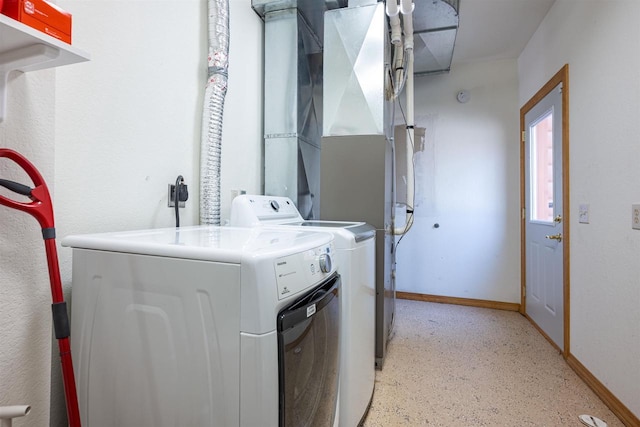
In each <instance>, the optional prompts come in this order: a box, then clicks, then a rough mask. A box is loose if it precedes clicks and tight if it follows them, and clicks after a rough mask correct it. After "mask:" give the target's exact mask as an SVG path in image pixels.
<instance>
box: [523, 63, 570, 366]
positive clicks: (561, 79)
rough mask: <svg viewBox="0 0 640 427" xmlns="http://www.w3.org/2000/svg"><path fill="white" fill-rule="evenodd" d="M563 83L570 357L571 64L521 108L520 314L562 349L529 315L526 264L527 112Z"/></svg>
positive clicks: (566, 347)
mask: <svg viewBox="0 0 640 427" xmlns="http://www.w3.org/2000/svg"><path fill="white" fill-rule="evenodd" d="M559 84H562V224H563V230H562V243H563V245H564V246H563V248H562V249H563V257H562V268H563V273H562V274H563V276H562V283H563V305H564V349H563V350H562V355H563V356H564V358H565V359H566V358H567V357H568V356H569V349H570V346H569V344H570V331H571V328H570V318H571V316H570V314H571V312H570V307H571V304H570V280H569V279H570V269H569V267H570V266H569V261H570V257H569V254H570V248H571V245H570V241H571V240H570V238H569V237H570V228H569V222H570V221H569V219H570V216H569V212H570V209H569V176H570V175H569V64H565V65H564V66H563V67H562V68H561V69H560V71H558V72H557V73H556V74H555V75H554V76H553V77H552V78H551V80H549V81H548V82H547V83H546V84H545V85H544V86H543V87H542V89H540V90H539V91H538V93H536V94H535V95H534V96H533V97H532V98H531V99H530V100H529V101H527V103H526V104H524V106H523V107H522V108H521V109H520V141H521V143H520V212H522V215H521V219H520V281H521V285H520V313H521V314H523V315H524V316H525V317H526V318H527V319H529V321H530V322H531V323H532V324H533V325H534V326H535V327H536V328H537V329H538V330H539V331H540V332H541V333H542V335H544V337H545V338H546V339H547V340H548V341H549V342H550V343H551V344H552V345H553V346H554V347H556V348H557V349H558V350H560V348H559V347H558V346H557V345H556V344H555V343H554V342H553V341H552V340H551V339H550V338H549V336H547V334H546V333H544V331H542V330H541V329H540V327H538V325H536V323H535V322H534V321H533V320H532V319H531V318H530V317H529V316H528V315H527V308H526V307H527V305H526V302H527V297H526V283H527V280H526V279H527V271H526V267H527V263H526V237H527V236H526V231H525V225H526V215H525V206H526V204H525V150H524V148H525V138H524V136H525V132H526V128H525V118H524V117H525V114H527V113H528V112H529V111H530V110H531V109H532V108H533V107H535V106H536V105H537V104H538V103H539V102H540V101H541V100H542V99H543V98H544V97H545V96H547V95H548V94H549V93H550V92H551V91H552V90H553V88H555V87H556V86H558V85H559Z"/></svg>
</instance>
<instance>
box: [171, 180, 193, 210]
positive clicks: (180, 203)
mask: <svg viewBox="0 0 640 427" xmlns="http://www.w3.org/2000/svg"><path fill="white" fill-rule="evenodd" d="M181 187H182V188H183V192H185V191H186V188H187V186H186V185H182V186H181ZM175 191H176V186H175V185H173V184H169V190H168V192H167V206H168V207H170V208H173V207H175V206H176V204H175V199H176V196H175V194H174V193H175ZM185 194H186V197H187V198H188V197H189V194H188V193H185ZM179 196H180V195H179ZM183 199H184V200H183ZM186 201H187V199H186V198H185V196H184V195H182V196H181V197H180V200H179V201H178V207H179V208H184V207H185V206H186Z"/></svg>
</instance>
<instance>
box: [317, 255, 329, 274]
mask: <svg viewBox="0 0 640 427" xmlns="http://www.w3.org/2000/svg"><path fill="white" fill-rule="evenodd" d="M319 261H320V271H322V272H323V273H330V272H331V255H329V254H322V255H320V259H319Z"/></svg>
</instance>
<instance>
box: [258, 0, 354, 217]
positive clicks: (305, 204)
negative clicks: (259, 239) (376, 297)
mask: <svg viewBox="0 0 640 427" xmlns="http://www.w3.org/2000/svg"><path fill="white" fill-rule="evenodd" d="M344 5H345V1H344V0H341V1H335V0H334V1H327V2H324V1H320V0H298V1H296V0H275V1H274V0H253V1H252V3H251V6H252V7H253V9H254V10H255V11H256V12H257V13H258V14H259V15H260V17H262V19H263V20H264V23H265V29H264V36H265V37H264V40H265V41H264V43H265V47H264V51H265V55H264V56H265V59H264V61H265V77H264V78H265V82H264V87H265V93H264V139H265V142H264V150H265V170H264V186H265V188H264V192H265V194H267V195H274V196H287V197H289V198H290V199H292V200H293V201H295V202H296V205H297V207H298V210H299V211H300V213H301V214H302V216H303V217H304V218H306V219H311V218H318V217H319V215H320V208H319V204H318V196H319V193H320V138H321V126H322V57H323V55H322V39H323V26H324V12H325V11H327V10H328V9H330V8H334V7H340V6H344Z"/></svg>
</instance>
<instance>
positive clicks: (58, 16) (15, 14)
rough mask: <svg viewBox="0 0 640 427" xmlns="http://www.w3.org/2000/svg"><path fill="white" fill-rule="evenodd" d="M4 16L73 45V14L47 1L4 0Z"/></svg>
mask: <svg viewBox="0 0 640 427" xmlns="http://www.w3.org/2000/svg"><path fill="white" fill-rule="evenodd" d="M2 14H3V15H7V16H8V17H10V18H13V19H15V20H16V21H20V22H22V23H23V24H25V25H28V26H30V27H32V28H35V29H36V30H38V31H42V32H43V33H45V34H48V35H50V36H51V37H55V38H57V39H59V40H62V41H63V42H65V43H69V44H71V14H70V13H69V12H66V11H64V10H62V9H60V8H59V7H58V6H56V5H54V4H52V3H49V2H47V1H45V0H4V5H3V6H2Z"/></svg>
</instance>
